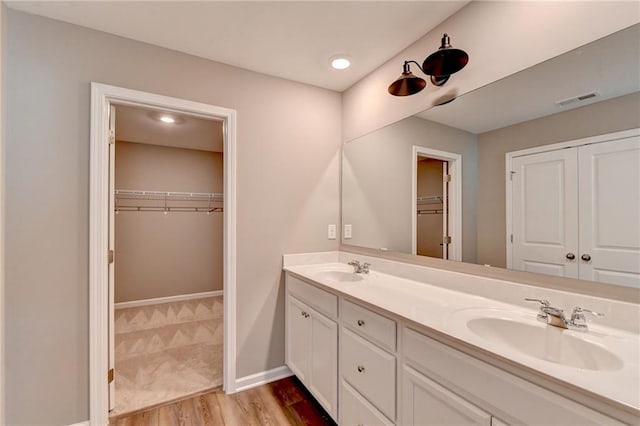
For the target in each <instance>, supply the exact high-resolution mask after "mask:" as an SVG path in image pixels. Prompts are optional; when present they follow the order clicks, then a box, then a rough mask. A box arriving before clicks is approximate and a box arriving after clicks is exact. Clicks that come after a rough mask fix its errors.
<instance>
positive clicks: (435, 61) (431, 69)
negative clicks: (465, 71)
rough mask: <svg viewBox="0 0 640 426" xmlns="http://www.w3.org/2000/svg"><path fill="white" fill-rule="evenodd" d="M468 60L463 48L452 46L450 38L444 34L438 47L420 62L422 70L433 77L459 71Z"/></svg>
mask: <svg viewBox="0 0 640 426" xmlns="http://www.w3.org/2000/svg"><path fill="white" fill-rule="evenodd" d="M468 62H469V55H467V53H466V52H465V51H464V50H460V49H454V48H452V47H451V40H450V39H449V36H448V35H447V34H445V35H443V36H442V44H441V46H440V48H439V49H438V50H437V51H436V52H434V53H432V54H431V55H429V56H428V57H427V59H425V60H424V62H423V63H422V71H424V73H425V74H427V75H430V76H433V77H446V76H449V75H451V74H454V73H457V72H458V71H460V70H461V69H462V68H464V67H465V65H467V63H468ZM432 80H433V79H432Z"/></svg>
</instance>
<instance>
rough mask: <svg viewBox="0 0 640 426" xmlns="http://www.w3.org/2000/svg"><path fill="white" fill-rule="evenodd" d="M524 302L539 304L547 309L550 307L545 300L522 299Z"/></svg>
mask: <svg viewBox="0 0 640 426" xmlns="http://www.w3.org/2000/svg"><path fill="white" fill-rule="evenodd" d="M524 300H526V301H527V302H540V304H541V305H542V306H545V307H547V306H551V305H550V304H549V301H548V300H546V299H530V298H528V297H525V299H524Z"/></svg>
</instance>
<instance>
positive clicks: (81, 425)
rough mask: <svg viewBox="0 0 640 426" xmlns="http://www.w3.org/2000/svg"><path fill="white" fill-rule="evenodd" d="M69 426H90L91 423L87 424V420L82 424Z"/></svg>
mask: <svg viewBox="0 0 640 426" xmlns="http://www.w3.org/2000/svg"><path fill="white" fill-rule="evenodd" d="M69 426H91V422H89V420H85V421H84V422H80V423H74V424H72V425H69Z"/></svg>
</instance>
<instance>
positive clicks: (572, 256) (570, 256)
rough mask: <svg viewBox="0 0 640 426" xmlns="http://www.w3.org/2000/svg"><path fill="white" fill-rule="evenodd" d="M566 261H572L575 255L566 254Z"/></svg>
mask: <svg viewBox="0 0 640 426" xmlns="http://www.w3.org/2000/svg"><path fill="white" fill-rule="evenodd" d="M565 257H566V258H567V259H569V260H573V259H575V258H576V255H575V254H573V253H567V255H566V256H565Z"/></svg>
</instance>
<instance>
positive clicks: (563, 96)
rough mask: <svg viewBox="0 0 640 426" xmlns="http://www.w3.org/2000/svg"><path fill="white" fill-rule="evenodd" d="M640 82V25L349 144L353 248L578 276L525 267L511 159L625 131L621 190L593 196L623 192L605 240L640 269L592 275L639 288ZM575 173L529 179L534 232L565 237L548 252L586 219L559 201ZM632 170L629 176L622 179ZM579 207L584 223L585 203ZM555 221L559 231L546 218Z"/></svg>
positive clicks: (558, 169) (564, 260)
mask: <svg viewBox="0 0 640 426" xmlns="http://www.w3.org/2000/svg"><path fill="white" fill-rule="evenodd" d="M469 53H470V55H471V57H472V58H473V52H469ZM505 60H508V58H505ZM639 76H640V25H634V26H632V27H629V28H627V29H625V30H622V31H619V32H617V33H614V34H611V35H609V36H607V37H605V38H603V39H600V40H597V41H594V42H592V43H590V44H588V45H585V46H583V47H581V48H578V49H575V50H573V51H570V52H567V53H566V54H563V55H561V56H558V57H556V58H553V59H551V60H548V61H546V62H544V63H541V64H538V65H536V66H534V67H531V68H529V69H526V70H524V71H522V72H519V73H517V74H514V75H512V76H509V77H507V78H505V79H503V80H500V81H497V82H495V83H492V84H490V85H488V86H485V87H482V88H480V89H477V90H475V91H473V92H469V93H466V94H464V95H462V96H460V97H458V98H456V99H454V100H453V101H452V102H449V103H446V104H442V105H440V106H436V107H433V108H431V109H429V110H427V111H424V112H422V113H420V114H417V115H415V116H413V117H409V118H406V119H404V120H401V121H399V122H396V123H394V124H391V125H389V126H386V127H384V128H381V129H379V130H377V131H374V132H372V133H369V134H367V135H364V136H362V137H359V138H357V139H354V140H351V141H347V142H345V143H344V145H343V161H342V224H343V233H342V244H344V245H350V246H358V247H366V248H373V249H377V250H388V251H393V252H401V253H409V254H415V255H422V256H429V257H439V258H445V259H449V260H458V261H463V262H470V263H478V264H484V265H491V266H494V267H501V268H505V267H508V266H511V267H512V268H513V269H521V270H528V271H530V272H538V273H547V274H553V275H560V276H567V275H563V274H567V273H568V272H567V271H565V270H564V269H563V268H565V266H561V267H560V269H554V267H553V265H551V263H553V262H550V264H549V265H551V266H549V265H541V266H540V265H539V267H537V266H535V265H534V263H535V262H532V263H530V264H529V265H524V266H523V265H517V266H516V265H515V264H514V263H513V262H514V259H512V258H511V255H512V250H513V248H512V247H509V244H510V239H511V235H508V229H510V228H508V227H509V226H513V225H512V224H511V225H510V222H512V219H513V214H514V213H513V209H511V210H510V213H508V212H507V208H508V205H510V203H511V202H512V200H511V201H510V198H511V197H512V196H513V195H512V194H511V193H510V192H508V188H509V187H510V186H511V184H510V183H509V179H510V176H509V174H507V166H506V164H507V158H508V156H507V154H508V153H515V154H513V155H514V156H515V157H517V155H518V152H528V151H526V150H530V151H531V152H538V151H540V152H542V151H545V150H547V148H540V147H553V146H557V145H554V144H559V143H562V142H565V141H572V140H578V139H583V138H589V137H594V136H597V135H604V134H613V133H616V134H618V135H620V134H622V135H623V136H624V137H625V138H626V139H634V140H635V142H634V143H635V145H633V144H632V145H633V146H632V148H631V149H626V150H623V151H624V152H619V153H617V154H616V155H613V156H612V157H611V161H612V163H611V164H612V166H611V167H609V169H610V172H608V173H609V174H611V179H614V180H613V181H609V182H607V181H605V182H604V183H603V185H604V184H606V185H613V186H615V188H612V190H611V191H609V190H606V191H605V190H603V188H596V189H594V190H593V191H596V192H597V191H600V193H606V194H613V195H611V197H612V198H610V199H609V200H608V201H607V200H604V201H603V202H608V203H623V204H621V205H620V208H619V209H618V211H617V212H616V211H613V213H611V214H613V216H611V217H601V218H600V219H598V220H600V222H602V223H605V222H606V224H605V225H606V226H605V225H603V226H600V228H598V232H600V233H601V234H602V233H604V232H607V233H609V232H611V233H612V236H610V238H609V236H606V238H605V237H603V235H599V237H598V238H600V240H601V241H604V240H607V241H609V240H610V241H614V239H615V241H614V242H612V243H611V244H610V245H612V246H616V245H617V246H621V247H622V251H623V252H624V253H623V254H624V255H629V257H628V258H627V263H630V264H631V266H630V268H631V272H629V271H627V272H623V273H622V275H620V274H617V275H616V274H610V275H608V276H607V274H604V275H600V276H596V275H590V276H589V278H586V279H590V280H595V281H600V282H610V283H613V284H617V285H624V286H630V287H634V286H637V285H639V284H638V282H639V281H638V277H640V275H638V276H637V277H635V276H634V274H635V273H634V272H633V269H634V268H636V269H637V270H638V271H636V272H640V223H639V222H640V219H638V218H640V172H639V171H638V170H640V148H637V146H640V138H639V137H638V136H637V135H638V131H637V130H634V129H638V128H640V78H639ZM453 78H455V76H454V77H453ZM442 90H443V93H444V92H445V91H446V85H445V86H444V87H443V89H442ZM415 96H420V95H419V94H418V95H415ZM620 132H626V133H620ZM634 135H635V136H634ZM634 146H636V148H633V147H634ZM564 151H565V152H566V151H567V150H564ZM576 155H578V154H576ZM515 157H513V158H515ZM545 164H546V163H545ZM618 164H619V165H620V166H617V165H618ZM625 164H626V165H625ZM622 165H624V167H622ZM509 167H510V168H512V167H511V166H509ZM545 167H546V168H545ZM554 167H555V168H554ZM571 167H573V166H567V165H566V164H565V163H558V162H557V161H556V160H552V161H550V162H548V164H546V165H544V166H540V167H538V168H537V169H536V168H535V167H530V168H529V169H527V170H529V171H527V172H526V173H525V174H527V173H529V174H527V179H528V180H527V182H526V184H522V185H523V187H527V188H529V189H531V188H533V189H532V190H531V193H532V194H533V193H535V197H533V195H532V197H533V198H530V199H531V200H534V201H535V207H536V208H533V209H532V210H531V212H530V213H529V216H528V221H529V222H528V223H527V225H526V227H525V228H526V231H527V232H533V231H532V230H535V229H539V230H540V232H539V233H541V234H545V233H547V234H553V233H555V236H553V235H552V236H551V237H550V240H551V243H550V244H538V245H539V247H538V248H539V249H540V250H542V251H546V249H545V247H551V246H553V245H554V244H556V242H557V241H556V242H554V241H555V240H554V238H556V239H557V240H564V239H565V238H566V237H567V235H566V234H567V233H570V232H569V231H567V226H568V224H571V222H572V221H573V220H576V221H577V220H578V218H577V217H576V218H569V217H568V216H566V215H565V213H566V212H565V211H564V210H567V208H565V207H566V206H567V205H569V204H572V203H575V200H573V199H571V197H569V199H568V201H558V197H559V196H561V195H562V196H564V195H566V194H564V193H565V192H567V191H568V190H567V186H566V185H568V184H567V183H566V182H565V181H564V180H562V179H560V180H558V179H556V180H554V179H555V178H558V176H560V175H562V173H564V172H566V170H567V168H571ZM622 169H625V170H626V171H625V172H620V173H618V171H619V170H622ZM522 170H524V169H522ZM563 170H564V171H563ZM512 171H513V168H512V170H509V172H512ZM616 173H618V174H616ZM536 174H537V176H538V178H539V180H540V181H545V182H546V184H547V185H550V186H547V187H546V189H545V188H544V187H540V188H538V187H535V185H533V184H532V183H531V182H533V177H532V176H536ZM559 174H560V175H559ZM576 176H578V178H582V177H583V175H582V174H576ZM521 177H522V176H520V178H521ZM614 182H616V183H614ZM527 185H528V186H527ZM536 188H537V189H536ZM509 191H510V190H509ZM536 191H537V192H536ZM510 194H511V195H510ZM616 194H617V195H616ZM620 194H622V195H620ZM517 197H520V195H517ZM536 197H537V198H536ZM527 200H529V199H527ZM545 200H549V202H546V201H545ZM528 202H529V201H528ZM553 206H555V207H553ZM558 206H561V207H562V208H560V207H558ZM553 208H556V210H557V211H555V210H554V211H551V210H553ZM536 209H537V210H536ZM558 209H560V210H562V212H559V211H560V210H558ZM572 209H573V210H574V211H575V212H577V213H574V214H578V215H579V214H582V215H583V216H584V210H583V209H582V206H577V205H576V206H573V207H572ZM621 212H624V213H621ZM518 214H521V213H518ZM553 214H555V215H556V216H557V218H556V219H557V220H556V221H555V222H554V223H550V222H548V220H547V219H539V218H542V217H545V215H546V217H551V216H550V215H553ZM509 215H511V216H509ZM602 223H601V224H602ZM620 223H623V224H624V226H619V225H620ZM607 224H608V225H607ZM614 225H615V226H614ZM552 231H553V232H552ZM613 234H615V235H613ZM532 235H533V234H532ZM614 237H615V238H614ZM518 238H519V237H518ZM536 238H537V237H536ZM541 238H542V237H541ZM545 238H546V237H545ZM616 238H617V239H616ZM583 239H584V238H583ZM534 240H535V238H534ZM558 244H560V243H558ZM534 245H535V244H534ZM556 245H557V244H556ZM605 245H606V244H605ZM558 250H560V252H561V253H560V256H561V259H558V260H557V263H558V264H559V265H576V267H577V266H579V265H580V262H583V263H585V261H584V260H581V259H580V255H581V253H580V250H579V248H574V247H560V248H559V249H558ZM558 250H556V251H558ZM606 250H607V249H606V247H605V251H606ZM565 251H566V253H565ZM573 252H575V253H573ZM625 253H626V254H625ZM571 254H574V258H573V259H569V258H570V257H571ZM567 256H568V257H567ZM616 256H617V254H616ZM625 274H627V275H625ZM629 274H630V275H629ZM573 277H574V278H580V279H585V275H581V276H577V275H576V276H573Z"/></svg>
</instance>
